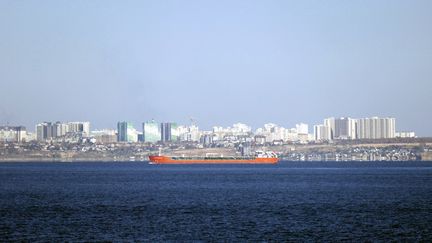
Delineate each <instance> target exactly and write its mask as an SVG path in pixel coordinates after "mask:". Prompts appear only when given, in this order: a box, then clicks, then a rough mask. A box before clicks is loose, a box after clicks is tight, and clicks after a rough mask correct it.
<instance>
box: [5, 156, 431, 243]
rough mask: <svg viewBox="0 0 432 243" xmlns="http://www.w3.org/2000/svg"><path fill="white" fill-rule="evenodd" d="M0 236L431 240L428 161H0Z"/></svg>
mask: <svg viewBox="0 0 432 243" xmlns="http://www.w3.org/2000/svg"><path fill="white" fill-rule="evenodd" d="M0 200H1V201H0V239H1V241H31V242H33V241H95V240H108V241H152V242H154V241H191V240H202V241H222V240H223V241H246V240H248V241H282V240H292V241H297V240H298V241H304V240H309V241H342V240H350V241H353V240H355V241H368V240H372V241H388V240H398V241H399V240H401V241H429V242H430V241H431V240H432V163H420V162H415V163H413V162H409V163H408V162H405V163H379V162H373V163H369V162H367V163H366V162H357V163H353V162H343V163H336V162H321V163H319V162H317V163H288V162H281V163H280V164H278V165H276V166H274V165H187V166H185V165H148V164H145V163H138V162H137V163H1V164H0Z"/></svg>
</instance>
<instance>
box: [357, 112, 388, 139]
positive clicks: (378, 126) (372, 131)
mask: <svg viewBox="0 0 432 243" xmlns="http://www.w3.org/2000/svg"><path fill="white" fill-rule="evenodd" d="M357 134H358V137H359V139H383V138H394V137H395V136H396V119H395V118H391V117H387V118H379V117H371V118H361V119H358V122H357Z"/></svg>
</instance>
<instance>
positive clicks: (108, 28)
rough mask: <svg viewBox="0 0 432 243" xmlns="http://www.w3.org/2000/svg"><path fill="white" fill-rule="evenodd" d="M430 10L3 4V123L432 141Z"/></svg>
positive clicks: (393, 5)
mask: <svg viewBox="0 0 432 243" xmlns="http://www.w3.org/2000/svg"><path fill="white" fill-rule="evenodd" d="M431 9H432V2H430V1H410V2H406V1H392V2H385V1H379V2H377V1H361V2H351V1H349V2H340V1H325V2H320V1H310V2H303V1H302V2H295V1H272V2H270V3H269V2H266V3H264V2H261V1H236V2H231V1H218V2H199V1H182V2H177V1H164V2H158V1H154V2H152V1H128V2H127V3H123V2H117V1H92V2H85V1H82V2H80V1H77V2H68V3H67V4H66V3H64V2H58V1H44V3H43V4H40V3H38V2H20V1H2V2H1V3H0V34H1V36H2V38H0V52H1V53H2V55H1V56H0V86H1V87H2V88H3V89H2V90H3V93H2V95H1V96H0V124H20V125H24V126H26V127H29V128H30V127H32V125H33V124H36V123H38V122H41V121H44V120H48V121H56V120H61V121H70V120H90V121H92V125H93V127H97V128H101V129H102V128H106V127H111V126H113V125H112V124H115V122H116V121H117V120H118V119H126V120H130V121H131V122H133V123H135V124H139V123H138V122H142V121H141V119H143V118H145V120H150V119H152V118H153V119H155V120H159V121H170V120H171V121H177V122H179V123H183V124H185V123H187V122H188V120H189V117H191V116H192V117H194V118H195V119H196V120H197V121H198V122H199V124H200V126H201V127H203V128H206V129H209V128H210V126H211V125H212V124H220V125H222V126H228V125H230V124H233V123H235V122H237V121H245V122H248V123H249V124H250V125H251V126H253V127H258V126H260V125H262V124H265V123H267V122H274V123H277V124H280V125H283V126H287V127H290V126H294V125H295V124H296V123H298V122H305V123H308V124H311V125H312V124H319V123H321V118H322V117H329V116H335V117H342V116H350V117H371V116H375V115H377V114H379V115H380V116H385V117H397V118H398V125H397V126H398V129H401V130H414V131H416V133H417V134H418V135H419V136H432V130H431V129H430V128H429V127H428V126H427V124H429V123H430V121H432V113H430V112H428V111H429V109H430V107H432V99H431V97H430V90H432V82H431V81H430V79H431V77H432V68H431V63H432V61H431V60H432V30H431V28H430V26H429V23H431V22H432V15H431V14H430V11H431Z"/></svg>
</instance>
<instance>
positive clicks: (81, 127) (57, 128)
mask: <svg viewBox="0 0 432 243" xmlns="http://www.w3.org/2000/svg"><path fill="white" fill-rule="evenodd" d="M35 130H36V140H38V141H46V140H53V139H56V138H62V137H66V136H69V137H72V136H74V137H81V138H82V137H88V136H90V122H55V123H53V122H42V123H39V124H37V125H36V129H35Z"/></svg>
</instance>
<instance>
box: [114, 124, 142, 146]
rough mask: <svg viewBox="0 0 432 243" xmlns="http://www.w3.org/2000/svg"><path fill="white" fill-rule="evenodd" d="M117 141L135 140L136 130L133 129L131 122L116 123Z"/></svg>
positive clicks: (136, 137)
mask: <svg viewBox="0 0 432 243" xmlns="http://www.w3.org/2000/svg"><path fill="white" fill-rule="evenodd" d="M117 141H118V142H132V143H134V142H137V141H138V132H137V131H136V130H135V128H134V127H133V125H132V123H131V122H125V121H124V122H118V123H117Z"/></svg>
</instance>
